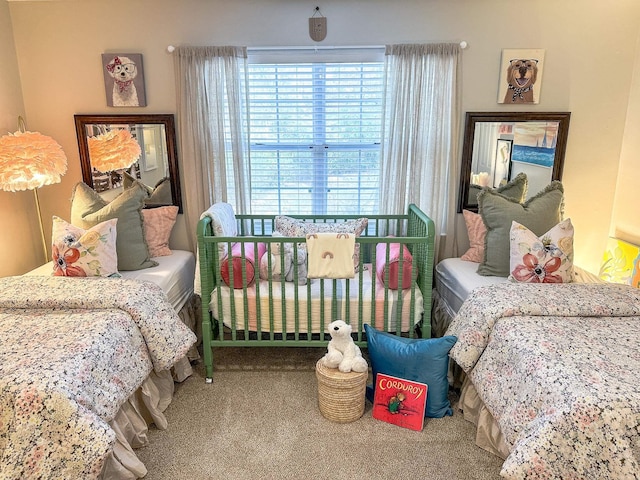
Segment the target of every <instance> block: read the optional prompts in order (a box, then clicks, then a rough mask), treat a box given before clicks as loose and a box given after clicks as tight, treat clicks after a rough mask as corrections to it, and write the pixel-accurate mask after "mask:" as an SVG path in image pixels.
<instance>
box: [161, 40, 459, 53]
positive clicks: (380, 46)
mask: <svg viewBox="0 0 640 480" xmlns="http://www.w3.org/2000/svg"><path fill="white" fill-rule="evenodd" d="M468 45H469V44H468V43H467V42H465V41H464V40H463V41H461V42H460V48H461V49H463V50H464V49H465V48H467V46H468ZM247 48H248V49H250V50H276V49H277V50H308V49H310V48H314V49H316V50H340V49H354V48H359V49H369V48H370V49H379V48H384V45H361V46H355V47H354V46H350V47H346V46H342V47H320V46H317V45H310V46H307V47H247ZM175 49H176V47H174V46H173V45H169V46H168V47H167V52H169V53H173V52H174V51H175Z"/></svg>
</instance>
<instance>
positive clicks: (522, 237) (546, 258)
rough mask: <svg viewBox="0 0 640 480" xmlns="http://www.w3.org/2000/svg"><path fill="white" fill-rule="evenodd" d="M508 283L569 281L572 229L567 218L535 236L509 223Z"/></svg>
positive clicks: (571, 268) (515, 224) (571, 279)
mask: <svg viewBox="0 0 640 480" xmlns="http://www.w3.org/2000/svg"><path fill="white" fill-rule="evenodd" d="M509 280H511V281H514V282H524V283H569V282H572V281H573V225H572V224H571V219H570V218H567V219H566V220H563V221H562V222H560V223H558V224H557V225H555V226H554V227H553V228H551V230H549V231H548V232H547V233H545V234H544V235H541V236H540V237H538V236H536V234H535V233H533V232H532V231H531V230H529V229H528V228H527V227H525V226H524V225H521V224H519V223H518V222H515V221H514V222H512V223H511V231H510V257H509Z"/></svg>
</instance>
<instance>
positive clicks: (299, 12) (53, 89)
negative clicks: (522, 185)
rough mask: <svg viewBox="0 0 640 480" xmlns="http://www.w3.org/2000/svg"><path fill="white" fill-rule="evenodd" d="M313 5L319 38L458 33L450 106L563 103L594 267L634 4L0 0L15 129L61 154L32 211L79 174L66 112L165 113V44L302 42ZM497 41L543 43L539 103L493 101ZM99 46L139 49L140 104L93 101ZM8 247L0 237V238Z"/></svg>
mask: <svg viewBox="0 0 640 480" xmlns="http://www.w3.org/2000/svg"><path fill="white" fill-rule="evenodd" d="M316 5H318V6H319V7H320V10H321V12H322V14H323V15H325V16H326V17H327V20H328V22H327V23H328V34H327V38H326V39H325V40H324V41H323V42H322V45H328V46H329V45H381V44H386V43H427V42H450V41H453V42H458V41H460V40H466V41H467V42H468V44H469V48H468V49H467V50H465V51H464V53H463V56H462V57H463V61H462V105H461V109H462V112H463V113H464V112H465V111H510V110H528V109H532V110H536V111H571V112H572V119H571V126H570V132H569V143H568V148H567V158H566V163H565V169H564V184H565V190H566V208H565V211H566V214H567V216H570V217H571V218H572V220H573V222H574V225H575V228H576V232H577V244H576V260H577V261H578V262H579V263H580V264H581V265H583V266H584V267H585V268H587V269H589V270H592V271H594V270H595V271H597V267H598V263H599V257H600V255H601V252H602V251H603V250H604V245H605V241H606V237H607V235H608V233H609V228H610V222H611V217H612V210H613V204H614V196H615V187H616V182H617V177H618V167H619V165H618V159H619V158H620V153H621V148H622V138H623V132H624V125H625V121H626V118H627V117H626V115H627V106H628V102H629V92H630V88H631V79H632V74H633V65H634V62H635V61H636V57H637V53H636V50H637V48H636V40H637V38H638V32H639V30H640V2H637V1H636V0H617V1H615V2H602V1H600V0H598V1H596V0H565V1H563V2H556V1H554V0H532V1H530V2H527V4H526V5H527V9H526V12H523V9H522V8H513V2H508V1H505V0H486V1H482V2H479V1H476V0H402V1H399V2H389V1H387V0H348V1H347V0H325V1H324V2H320V3H318V2H315V1H314V2H306V1H299V2H291V1H290V0H259V1H258V0H237V1H234V2H229V1H224V0H183V1H177V0H137V1H135V2H131V1H128V0H111V1H109V2H102V1H97V0H83V1H49V2H37V1H33V2H32V1H19V2H18V1H15V2H10V3H9V10H10V12H11V19H12V27H13V32H14V38H15V44H16V52H17V58H18V63H19V69H20V75H21V79H22V82H21V86H22V89H23V92H24V107H25V111H26V118H27V121H28V124H29V126H30V128H31V129H35V130H40V131H42V132H43V133H47V134H48V135H51V136H53V137H54V138H55V139H56V140H58V141H59V142H60V144H61V145H62V146H63V148H64V149H65V151H66V153H67V155H68V157H69V171H68V173H67V174H66V175H65V177H64V179H63V181H62V183H61V184H59V185H55V186H51V187H46V188H45V189H43V191H42V196H41V198H42V199H43V203H44V204H45V207H44V216H45V217H46V218H47V219H49V218H50V217H51V215H53V214H56V215H60V216H63V217H66V216H68V210H69V196H70V192H71V188H72V187H73V185H74V184H75V183H76V182H77V181H79V180H81V172H80V165H79V160H78V154H77V143H76V139H75V131H74V126H73V115H74V114H75V113H173V112H175V91H174V78H173V62H172V57H171V55H170V54H169V53H167V51H166V47H167V45H170V44H173V45H181V44H182V45H186V44H190V45H230V44H233V45H247V46H305V45H312V44H313V42H312V41H311V40H310V39H309V36H308V24H307V18H308V17H310V16H311V15H312V14H313V11H314V8H315V6H316ZM2 11H3V10H0V15H2ZM503 48H543V49H545V50H546V56H545V70H544V78H543V79H542V90H541V94H540V104H539V105H535V106H529V107H515V106H504V105H498V104H497V103H496V98H497V89H498V76H499V71H498V70H499V68H498V67H499V64H500V55H501V50H502V49H503ZM105 52H132V53H142V54H143V56H144V70H145V77H146V91H147V99H148V107H146V108H140V109H127V108H108V107H107V106H106V102H105V95H104V82H103V78H102V72H101V64H100V54H101V53H105ZM0 95H1V94H0ZM624 165H625V167H626V163H625V164H624ZM182 188H183V189H184V188H185V186H184V185H183V186H182ZM594 192H598V199H597V201H596V202H594ZM11 198H12V200H11V201H10V203H9V205H6V204H4V205H3V206H2V209H3V211H5V210H7V209H10V212H8V213H4V215H8V217H9V218H8V220H9V221H10V222H17V221H18V217H21V216H22V213H21V208H22V205H20V204H18V201H19V200H18V197H15V200H13V198H14V197H11ZM13 212H16V213H13ZM635 223H636V225H637V223H638V222H637V221H636V222H635ZM46 228H47V229H48V230H49V229H50V220H48V225H47V226H46ZM176 230H178V231H179V230H180V225H178V228H177V229H176ZM187 234H190V232H182V231H180V233H179V234H178V235H182V238H172V242H173V244H174V245H178V246H184V245H186V238H187V237H186V235H187ZM3 235H4V234H3ZM464 235H465V234H464V232H462V236H464ZM3 238H4V237H3ZM464 241H466V240H463V243H464ZM8 244H9V242H7V241H6V240H4V239H3V240H2V242H1V243H0V246H2V247H5V248H6V247H7V245H8ZM593 252H596V253H597V255H596V256H594V253H593ZM596 257H597V258H596ZM0 268H2V267H0ZM10 273H21V272H19V271H17V270H15V268H14V269H13V270H7V269H2V270H0V275H2V274H5V275H6V274H10Z"/></svg>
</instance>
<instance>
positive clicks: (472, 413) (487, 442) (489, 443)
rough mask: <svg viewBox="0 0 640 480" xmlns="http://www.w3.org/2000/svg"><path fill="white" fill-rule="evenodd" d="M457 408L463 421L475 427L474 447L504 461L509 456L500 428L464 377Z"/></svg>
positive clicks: (470, 383)
mask: <svg viewBox="0 0 640 480" xmlns="http://www.w3.org/2000/svg"><path fill="white" fill-rule="evenodd" d="M458 408H459V409H460V410H462V413H463V416H464V419H465V420H468V421H469V422H471V423H473V424H474V425H475V426H476V445H478V446H479V447H480V448H482V449H484V450H486V451H488V452H491V453H493V454H494V455H497V456H498V457H500V458H502V459H506V458H507V457H508V456H509V448H508V447H507V444H506V443H505V441H504V436H503V435H502V432H501V431H500V427H499V426H498V423H497V422H496V421H495V419H494V418H493V415H491V412H489V410H488V409H487V407H485V405H484V402H483V401H482V399H481V398H480V396H479V395H478V392H477V390H476V388H475V387H474V386H473V383H472V382H471V380H469V377H466V376H465V379H464V381H463V383H462V390H461V391H460V401H459V402H458Z"/></svg>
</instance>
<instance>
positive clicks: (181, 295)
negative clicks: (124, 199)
mask: <svg viewBox="0 0 640 480" xmlns="http://www.w3.org/2000/svg"><path fill="white" fill-rule="evenodd" d="M171 251H172V254H171V255H167V256H164V257H154V258H153V260H155V261H156V262H158V266H157V267H151V268H144V269H142V270H132V271H126V272H120V275H122V277H123V278H127V279H130V280H141V281H148V282H152V283H155V284H156V285H158V286H160V288H162V290H163V291H164V292H165V294H166V295H167V298H168V299H169V302H170V303H171V305H172V306H173V308H174V309H175V310H176V312H179V311H180V310H181V309H182V307H183V306H184V304H185V303H186V302H187V300H188V299H189V298H190V297H191V295H192V294H193V278H194V275H195V269H196V258H195V255H194V254H193V253H191V252H188V251H185V250H171ZM52 272H53V262H49V263H45V264H44V265H41V266H40V267H38V268H36V269H35V270H31V271H30V272H28V273H27V275H41V276H46V275H51V273H52Z"/></svg>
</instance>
